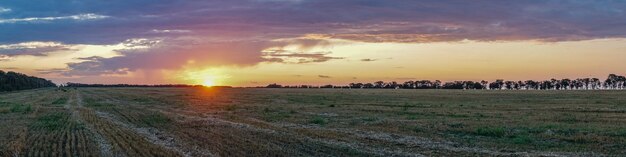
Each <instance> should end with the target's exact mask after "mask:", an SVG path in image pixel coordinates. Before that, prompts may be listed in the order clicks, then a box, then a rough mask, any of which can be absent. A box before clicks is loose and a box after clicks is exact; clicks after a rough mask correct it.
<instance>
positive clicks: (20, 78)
mask: <svg viewBox="0 0 626 157" xmlns="http://www.w3.org/2000/svg"><path fill="white" fill-rule="evenodd" d="M44 87H56V84H54V83H52V81H50V80H46V79H43V78H38V77H33V76H28V75H25V74H21V73H16V72H12V71H9V72H4V71H1V70H0V91H15V90H25V89H35V88H44Z"/></svg>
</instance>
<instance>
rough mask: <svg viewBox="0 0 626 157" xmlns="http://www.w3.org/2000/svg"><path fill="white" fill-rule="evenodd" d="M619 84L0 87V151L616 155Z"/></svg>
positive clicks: (623, 106)
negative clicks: (526, 87) (525, 87)
mask: <svg viewBox="0 0 626 157" xmlns="http://www.w3.org/2000/svg"><path fill="white" fill-rule="evenodd" d="M625 96H626V91H474V90H468V91H463V90H384V89H383V90H375V89H368V90H361V89H208V88H78V89H70V90H68V91H57V90H54V89H40V90H29V91H21V92H13V93H3V94H0V124H2V125H0V139H1V140H0V156H393V155H395V156H422V155H425V156H605V155H609V156H624V155H626V97H625Z"/></svg>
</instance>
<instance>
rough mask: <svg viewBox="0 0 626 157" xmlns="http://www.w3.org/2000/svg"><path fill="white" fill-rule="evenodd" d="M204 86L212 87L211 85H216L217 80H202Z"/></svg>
mask: <svg viewBox="0 0 626 157" xmlns="http://www.w3.org/2000/svg"><path fill="white" fill-rule="evenodd" d="M202 85H203V86H207V87H211V86H215V82H213V80H211V79H206V80H204V82H202Z"/></svg>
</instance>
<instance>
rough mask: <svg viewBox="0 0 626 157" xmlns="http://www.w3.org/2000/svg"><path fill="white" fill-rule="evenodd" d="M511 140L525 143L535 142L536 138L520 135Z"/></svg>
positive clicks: (516, 142)
mask: <svg viewBox="0 0 626 157" xmlns="http://www.w3.org/2000/svg"><path fill="white" fill-rule="evenodd" d="M511 141H512V142H513V143H515V144H521V145H525V144H531V143H533V141H534V140H533V138H531V137H530V136H526V135H520V136H516V137H513V139H511Z"/></svg>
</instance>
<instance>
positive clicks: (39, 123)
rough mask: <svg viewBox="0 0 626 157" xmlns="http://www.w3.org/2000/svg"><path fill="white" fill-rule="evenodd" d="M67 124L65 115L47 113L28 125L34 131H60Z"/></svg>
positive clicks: (67, 119) (67, 116)
mask: <svg viewBox="0 0 626 157" xmlns="http://www.w3.org/2000/svg"><path fill="white" fill-rule="evenodd" d="M68 122H69V115H68V114H67V113H62V112H55V113H49V114H46V115H43V116H40V117H38V118H37V120H36V121H35V122H34V123H32V124H31V125H30V127H31V128H34V129H44V130H47V131H55V130H59V129H62V128H63V127H64V126H66V125H67V124H68Z"/></svg>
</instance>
